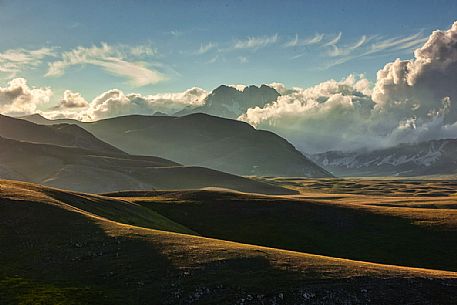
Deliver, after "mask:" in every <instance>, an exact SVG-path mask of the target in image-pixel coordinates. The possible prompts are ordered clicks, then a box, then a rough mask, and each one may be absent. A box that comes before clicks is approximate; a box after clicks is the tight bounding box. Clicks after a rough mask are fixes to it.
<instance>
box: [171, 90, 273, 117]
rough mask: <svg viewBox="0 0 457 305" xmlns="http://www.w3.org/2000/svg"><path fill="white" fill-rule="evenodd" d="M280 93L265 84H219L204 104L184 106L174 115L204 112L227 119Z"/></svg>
mask: <svg viewBox="0 0 457 305" xmlns="http://www.w3.org/2000/svg"><path fill="white" fill-rule="evenodd" d="M279 96H280V94H279V93H278V92H277V91H276V90H275V89H273V88H271V87H269V86H267V85H261V86H260V87H257V86H255V85H252V86H247V87H245V88H244V89H243V90H238V89H236V88H234V87H231V86H226V85H221V86H219V87H217V88H216V89H214V90H213V91H212V92H211V93H210V94H209V95H208V96H207V97H206V99H205V104H204V105H202V106H199V107H196V108H191V107H189V108H185V109H183V110H181V111H179V112H177V113H175V116H184V115H188V114H192V113H206V114H210V115H215V116H220V117H224V118H229V119H236V118H238V117H239V116H240V115H242V114H243V113H245V112H246V111H247V110H248V109H249V108H252V107H256V106H258V107H263V106H265V105H266V104H268V103H271V102H274V101H276V99H277V98H278V97H279Z"/></svg>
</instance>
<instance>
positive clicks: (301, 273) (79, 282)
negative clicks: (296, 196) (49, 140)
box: [0, 181, 457, 304]
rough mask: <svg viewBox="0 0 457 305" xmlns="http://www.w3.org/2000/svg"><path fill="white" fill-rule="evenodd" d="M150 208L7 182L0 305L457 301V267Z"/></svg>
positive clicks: (2, 188)
mask: <svg viewBox="0 0 457 305" xmlns="http://www.w3.org/2000/svg"><path fill="white" fill-rule="evenodd" d="M143 209H144V208H143V207H141V206H138V205H135V204H132V203H129V202H126V201H123V200H118V199H109V198H105V197H102V196H90V195H84V194H76V193H67V192H63V191H58V190H55V189H49V188H44V187H40V186H38V185H31V184H26V183H14V182H6V181H1V182H0V304H241V303H244V304H300V303H309V304H342V303H350V304H366V303H367V302H368V300H369V301H370V303H372V304H401V303H405V302H406V301H408V302H414V303H415V304H430V303H431V302H432V301H433V302H435V301H436V303H437V304H453V303H455V301H457V296H456V295H455V289H456V286H457V274H456V273H452V272H444V271H433V270H425V269H413V268H404V267H395V266H386V265H378V264H371V263H363V262H357V261H350V260H344V259H337V258H330V257H323V256H316V255H310V254H304V253H297V252H290V251H285V250H279V249H271V248H265V247H258V246H252V245H247V244H240V243H235V242H227V241H222V240H215V239H208V238H203V237H198V236H192V235H187V234H180V233H172V232H165V231H159V230H154V229H151V228H157V229H162V230H173V231H179V232H189V233H190V232H191V231H190V230H189V229H188V228H186V227H183V226H182V225H178V224H177V223H175V222H173V221H171V220H169V219H168V218H164V217H157V214H156V213H148V212H145V211H144V210H143ZM127 223H131V224H133V225H130V224H127ZM139 226H144V227H143V228H142V227H139ZM146 227H148V228H146Z"/></svg>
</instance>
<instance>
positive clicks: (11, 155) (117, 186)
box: [0, 137, 295, 194]
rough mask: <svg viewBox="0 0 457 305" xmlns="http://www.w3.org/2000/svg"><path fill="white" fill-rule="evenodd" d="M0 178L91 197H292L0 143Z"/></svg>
mask: <svg viewBox="0 0 457 305" xmlns="http://www.w3.org/2000/svg"><path fill="white" fill-rule="evenodd" d="M0 178H3V179H14V180H23V181H29V182H36V183H40V184H44V185H48V186H54V187H59V188H64V189H71V190H75V191H81V192H91V193H102V192H113V191H119V190H128V189H135V190H151V189H194V188H204V187H223V188H229V189H234V190H239V191H244V192H254V193H265V194H293V193H295V191H292V190H289V189H286V188H282V187H280V186H274V185H270V184H267V183H264V182H259V181H254V180H251V179H248V178H243V177H238V176H235V175H231V174H227V173H223V172H219V171H215V170H211V169H207V168H202V167H183V166H181V165H180V164H177V163H174V162H172V161H169V160H165V159H162V158H158V157H148V156H131V155H127V154H114V155H108V154H104V153H100V152H94V151H90V150H84V149H80V148H72V147H62V146H56V145H48V144H36V143H27V142H20V141H15V140H10V139H4V138H1V137H0Z"/></svg>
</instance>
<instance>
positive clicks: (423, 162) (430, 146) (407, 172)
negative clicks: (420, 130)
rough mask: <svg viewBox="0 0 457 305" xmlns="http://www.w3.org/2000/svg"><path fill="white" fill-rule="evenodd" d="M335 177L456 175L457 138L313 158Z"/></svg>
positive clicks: (334, 152) (328, 153)
mask: <svg viewBox="0 0 457 305" xmlns="http://www.w3.org/2000/svg"><path fill="white" fill-rule="evenodd" d="M310 158H311V159H312V160H314V161H315V162H316V163H317V164H319V165H321V166H322V167H324V168H325V169H327V170H329V171H330V172H331V173H333V174H334V175H336V176H372V177H374V176H404V177H408V176H411V177H414V176H427V175H453V174H457V139H443V140H431V141H426V142H421V143H417V144H401V145H397V146H394V147H390V148H385V149H379V150H374V151H369V152H339V151H330V152H325V153H320V154H314V155H311V156H310Z"/></svg>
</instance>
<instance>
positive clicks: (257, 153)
mask: <svg viewBox="0 0 457 305" xmlns="http://www.w3.org/2000/svg"><path fill="white" fill-rule="evenodd" d="M235 90H236V89H235ZM35 119H36V117H35ZM52 122H53V121H48V123H49V124H50V123H52ZM79 126H81V127H83V128H85V129H86V130H88V131H89V132H91V133H92V134H94V135H95V136H97V137H98V138H99V139H102V140H103V141H106V142H107V143H110V144H111V145H114V146H116V147H119V148H120V149H122V150H123V151H126V152H127V153H130V154H135V155H154V156H160V157H162V158H165V159H169V160H173V161H176V162H179V163H182V164H184V165H194V166H203V167H209V168H213V169H216V170H220V171H224V172H228V173H232V174H236V175H256V176H295V177H330V176H331V174H329V173H328V172H327V171H325V170H323V169H322V168H320V167H319V166H317V165H316V164H315V163H313V162H312V161H311V160H309V159H308V158H307V157H305V156H304V155H303V154H302V153H301V152H299V151H298V150H297V149H295V147H294V146H293V145H292V144H290V143H289V142H288V141H287V140H285V139H284V138H281V137H280V136H278V135H276V134H274V133H272V132H269V131H264V130H257V129H255V128H254V127H252V126H251V125H249V124H247V123H245V122H241V121H237V120H231V119H225V118H220V117H216V116H211V115H207V114H203V113H196V114H191V115H187V116H183V117H174V116H140V115H131V116H123V117H116V118H111V119H105V120H100V121H96V122H91V123H79Z"/></svg>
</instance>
